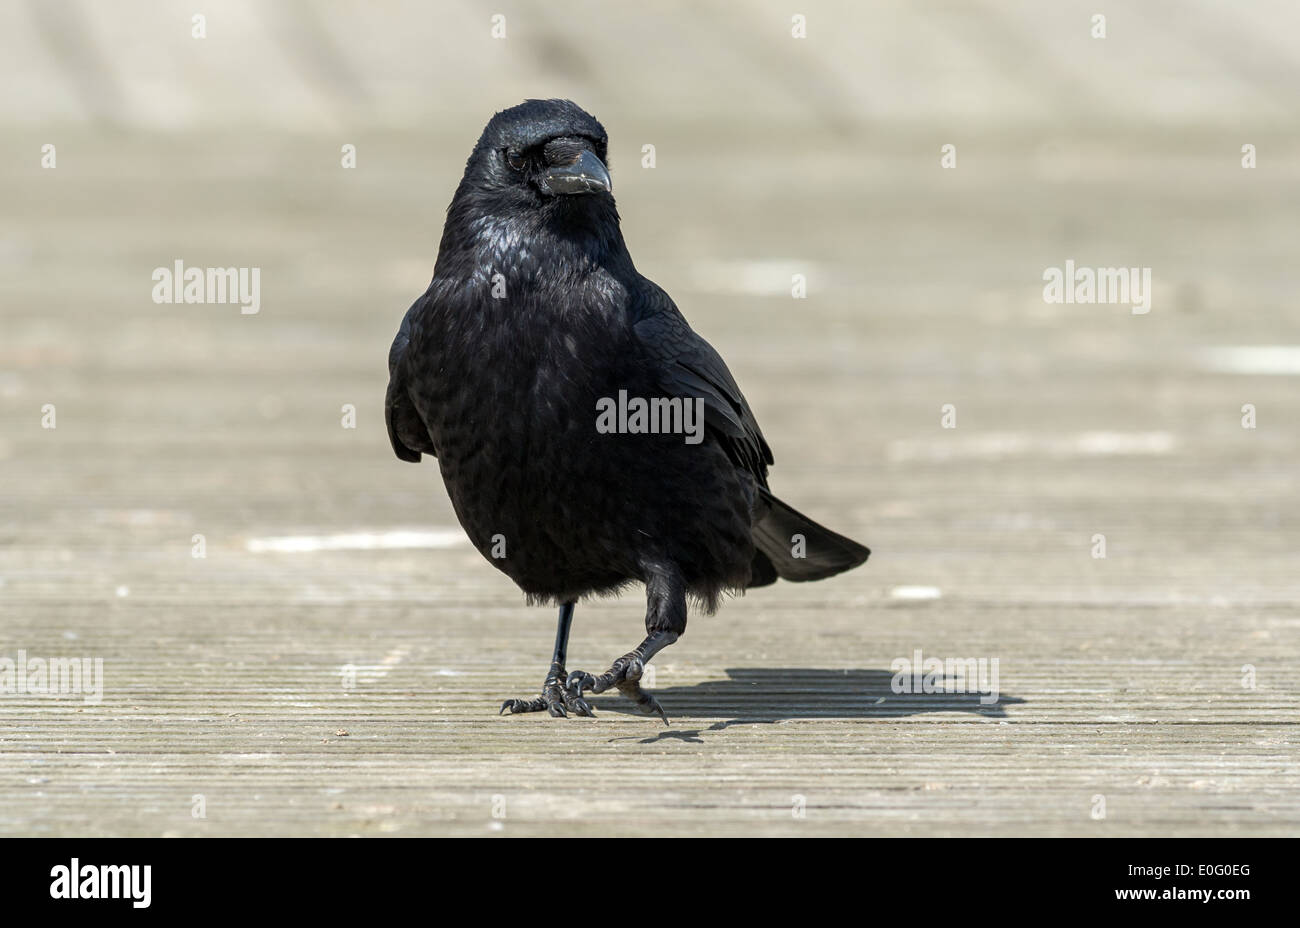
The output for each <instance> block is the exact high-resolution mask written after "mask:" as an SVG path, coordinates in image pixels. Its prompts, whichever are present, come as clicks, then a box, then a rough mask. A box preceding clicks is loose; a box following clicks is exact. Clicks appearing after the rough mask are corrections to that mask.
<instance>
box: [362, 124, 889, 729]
mask: <svg viewBox="0 0 1300 928" xmlns="http://www.w3.org/2000/svg"><path fill="white" fill-rule="evenodd" d="M610 190H611V184H610V176H609V169H608V167H607V158H606V136H605V130H604V128H603V127H602V126H601V124H600V123H599V122H597V121H596V120H595V118H593V117H592V116H591V115H590V114H588V113H587V112H585V111H584V110H583V109H581V108H580V107H579V106H577V105H576V104H574V103H572V102H570V101H568V100H528V101H526V102H524V103H522V104H520V105H519V106H515V107H512V108H510V109H508V110H504V111H503V112H500V113H497V114H496V115H495V116H494V117H492V120H491V121H490V122H489V123H488V124H487V128H486V129H484V130H483V135H482V136H481V137H480V138H479V140H478V144H477V145H475V146H474V151H473V152H472V153H471V154H470V156H469V161H468V162H467V163H466V165H465V175H464V177H463V178H462V179H461V182H460V186H459V187H457V188H456V194H455V196H454V197H453V198H452V201H451V206H450V207H449V208H448V210H447V222H446V225H445V227H444V228H443V233H442V242H441V244H440V245H439V246H438V260H437V263H436V264H435V266H434V271H433V281H432V282H431V283H430V284H429V289H428V290H427V291H426V292H425V293H424V295H423V296H421V297H420V298H419V299H418V300H416V301H415V303H414V305H412V306H411V308H410V309H409V310H408V311H407V313H406V318H405V319H403V320H402V326H401V329H400V330H399V331H398V333H397V338H396V339H394V341H393V347H392V351H391V352H390V353H389V356H388V367H389V374H390V380H389V383H388V395H387V400H386V403H385V413H386V417H387V420H388V435H389V438H390V439H391V440H392V444H393V450H394V451H395V452H396V453H397V456H398V457H399V458H401V459H402V460H404V461H419V460H420V455H421V454H432V455H435V456H436V457H437V459H438V464H439V467H440V468H441V470H442V478H443V480H444V481H445V483H446V485H447V492H448V493H449V494H450V496H451V502H452V506H453V507H454V508H455V510H456V516H457V518H459V519H460V523H461V525H462V526H464V528H465V531H466V533H467V534H468V535H469V539H470V541H471V542H473V544H474V546H475V547H476V548H478V550H479V552H480V553H482V554H483V556H484V557H486V558H487V559H488V561H489V563H491V564H492V565H493V566H494V567H496V568H497V569H499V570H501V571H503V572H505V574H506V575H507V576H509V577H510V578H511V579H512V580H514V582H515V583H517V584H518V585H519V587H520V588H521V589H522V590H523V591H524V593H525V594H526V595H527V600H528V602H529V603H552V604H558V605H559V606H560V618H559V628H558V630H557V633H556V640H555V653H554V657H553V659H552V662H551V670H550V673H549V675H548V676H547V677H546V681H545V683H544V684H543V687H542V693H541V695H540V696H538V697H536V698H534V699H526V700H524V699H509V700H506V702H505V703H504V704H503V705H502V707H501V711H502V712H505V711H506V710H509V711H510V712H534V711H540V710H542V709H546V710H548V711H549V712H550V714H551V715H553V716H564V715H567V713H568V712H569V711H572V712H574V713H576V714H578V715H591V714H592V712H591V707H590V705H588V703H587V701H586V700H585V699H584V698H583V696H584V693H586V692H591V693H600V692H603V691H605V690H606V689H609V688H610V687H617V688H618V689H619V690H620V691H621V692H622V693H623V694H624V695H625V696H628V697H629V698H631V699H632V700H634V701H635V702H636V703H637V705H638V707H639V708H640V709H641V710H642V711H643V712H647V713H649V712H657V713H658V714H659V715H660V716H661V717H664V719H665V721H667V719H666V717H665V716H664V712H663V709H662V708H661V707H660V705H659V703H658V702H657V701H656V700H655V698H654V697H653V696H652V695H650V694H649V693H647V692H646V691H645V690H643V689H642V688H641V686H640V678H641V675H642V671H643V669H644V667H645V664H646V663H647V662H649V660H650V659H651V658H652V657H654V655H655V654H657V653H658V652H659V651H660V650H662V649H663V648H665V647H667V646H668V645H670V644H672V643H673V642H674V641H676V640H677V638H678V636H679V635H681V634H682V632H683V631H684V630H685V629H686V602H687V597H688V596H689V597H691V598H692V599H694V600H695V601H697V602H698V603H700V604H701V605H702V607H703V608H704V610H705V611H706V612H712V611H713V610H714V609H715V608H716V607H717V604H718V598H719V596H720V595H721V594H722V593H724V592H736V591H742V590H745V589H748V588H749V587H754V586H762V585H764V584H768V583H773V582H775V581H776V579H777V578H778V577H781V578H784V579H786V580H817V579H820V578H822V577H829V576H832V575H833V574H838V573H840V572H841V571H845V570H848V569H850V568H852V567H856V566H857V565H859V564H861V563H862V562H863V561H865V560H866V559H867V556H868V554H870V552H869V551H868V550H867V549H866V548H865V547H863V546H862V545H860V544H858V543H856V542H854V541H851V540H849V539H848V538H845V537H844V536H842V535H838V534H836V533H835V532H832V531H830V530H829V529H825V528H823V527H822V526H820V525H818V524H817V523H816V522H813V521H812V520H811V519H808V518H807V517H805V516H803V515H800V514H799V513H798V512H796V511H795V510H793V509H791V508H790V507H789V506H787V505H786V504H785V503H783V502H781V501H780V500H778V499H777V498H776V497H774V496H773V495H772V494H771V493H770V492H769V490H768V486H767V467H768V465H769V464H771V463H772V452H771V450H770V449H769V448H768V444H767V441H766V440H765V439H764V438H763V433H762V432H761V431H760V430H759V428H758V422H757V421H756V420H755V419H754V414H753V412H752V411H751V410H750V408H749V404H748V403H747V402H745V397H744V396H743V395H741V392H740V388H739V387H737V386H736V381H735V380H734V379H733V378H732V376H731V372H730V371H728V370H727V365H726V364H724V363H723V361H722V358H721V357H719V356H718V353H717V352H716V351H714V350H713V348H712V347H711V346H710V345H709V343H708V342H706V341H705V340H704V339H702V338H701V337H700V336H698V335H696V334H695V332H693V331H692V330H691V327H690V326H689V325H687V323H686V320H685V318H683V317H682V314H681V313H680V312H678V310H677V307H676V306H675V305H674V304H673V301H672V300H671V299H669V297H668V294H667V293H665V292H664V291H663V290H661V289H660V288H659V287H658V286H656V285H655V284H654V283H653V282H652V281H650V280H647V279H646V278H645V277H642V276H641V275H640V274H639V273H637V270H636V268H635V267H634V266H633V264H632V258H631V256H630V255H629V254H628V251H627V246H626V245H625V244H624V243H623V236H622V233H621V232H620V231H619V219H618V212H617V211H616V210H615V208H614V198H613V196H612V195H611V193H610ZM700 419H702V420H703V421H702V422H700V421H699V420H700ZM634 581H640V582H641V583H644V584H645V588H646V603H647V605H646V619H645V625H646V632H647V637H646V639H645V640H644V641H643V642H641V644H640V645H638V646H637V647H636V648H635V649H633V650H632V651H630V652H629V653H627V654H625V655H623V656H622V657H620V658H619V659H618V660H616V661H614V663H613V666H611V667H610V669H609V670H608V671H606V672H605V673H603V674H600V675H599V676H592V675H591V674H588V673H584V672H582V671H573V672H566V669H565V650H566V647H567V643H568V637H569V626H570V623H571V622H572V620H573V607H574V603H575V602H576V601H577V600H578V599H580V598H582V597H584V596H589V595H592V594H606V593H612V592H614V591H617V590H619V589H621V588H622V587H624V586H625V585H627V584H629V583H632V582H634ZM566 710H567V711H566Z"/></svg>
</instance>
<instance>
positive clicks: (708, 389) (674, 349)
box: [633, 280, 772, 487]
mask: <svg viewBox="0 0 1300 928" xmlns="http://www.w3.org/2000/svg"><path fill="white" fill-rule="evenodd" d="M635 309H636V317H637V318H638V321H637V322H636V323H635V324H634V325H633V329H634V331H635V332H636V334H637V337H638V338H639V339H640V341H641V344H642V345H643V346H644V349H645V352H646V354H647V355H648V356H649V357H650V358H651V359H653V360H654V361H655V362H657V365H658V370H659V377H660V386H661V387H662V388H663V390H664V392H665V395H667V396H682V397H701V398H703V400H704V425H705V428H706V429H711V430H712V431H713V432H714V435H715V437H716V438H717V440H718V443H719V444H720V445H721V446H722V448H723V450H724V451H726V453H727V456H728V457H729V458H731V460H732V462H733V463H734V464H736V466H738V467H742V468H744V469H745V470H747V471H749V472H750V473H751V474H753V475H754V479H755V480H757V481H758V483H759V485H760V486H764V487H766V486H767V466H768V465H769V464H771V463H772V449H771V448H769V447H768V445H767V440H766V439H765V438H763V432H762V430H761V429H759V427H758V420H757V419H755V418H754V413H753V411H752V410H751V409H750V408H749V403H747V402H745V397H744V394H742V393H741V392H740V387H738V386H736V380H735V378H734V377H732V376H731V371H729V370H727V365H726V364H725V363H724V362H723V360H722V357H721V356H720V355H719V354H718V353H717V352H716V351H715V350H714V349H713V346H712V345H710V344H709V343H708V342H706V341H705V340H704V339H703V338H701V337H700V336H699V335H697V334H695V331H694V330H693V329H692V328H691V327H690V325H689V324H687V322H686V319H685V318H684V317H683V316H682V314H681V312H680V311H678V309H677V306H676V305H675V304H674V303H673V301H672V299H671V298H670V297H669V296H668V294H667V293H665V292H664V291H663V290H662V289H660V288H659V287H658V286H656V285H655V284H654V283H652V282H650V281H648V280H644V283H643V284H642V287H641V288H640V290H639V292H638V294H637V296H636V306H635Z"/></svg>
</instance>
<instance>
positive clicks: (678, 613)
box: [566, 565, 686, 725]
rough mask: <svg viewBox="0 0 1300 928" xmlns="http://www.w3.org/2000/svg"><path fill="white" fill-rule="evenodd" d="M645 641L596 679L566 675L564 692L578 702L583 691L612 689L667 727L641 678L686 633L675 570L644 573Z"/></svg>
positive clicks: (683, 599)
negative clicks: (658, 657)
mask: <svg viewBox="0 0 1300 928" xmlns="http://www.w3.org/2000/svg"><path fill="white" fill-rule="evenodd" d="M645 628H646V632H647V635H646V638H645V641H643V642H641V643H640V644H639V645H637V646H636V647H635V648H633V649H632V650H631V651H629V652H628V653H627V654H624V655H623V656H622V657H620V658H619V659H618V660H616V661H614V664H613V666H611V667H610V668H609V670H607V671H605V672H604V673H602V674H601V675H600V676H598V677H593V676H592V675H591V674H589V673H586V672H584V671H581V670H575V671H573V673H571V674H569V682H568V685H567V687H566V688H567V690H568V692H569V694H570V695H571V696H572V697H573V698H575V699H581V698H582V694H583V692H584V691H586V690H590V691H591V692H593V693H603V692H605V690H607V689H609V688H610V687H611V686H616V687H618V691H619V692H620V693H622V694H623V695H624V696H626V697H627V698H628V699H630V700H632V701H633V702H634V703H636V704H637V708H638V709H640V710H641V711H642V712H644V713H645V714H646V715H650V714H657V715H658V716H659V717H660V718H661V719H663V720H664V724H665V725H666V724H668V716H667V715H666V714H665V713H664V709H663V706H661V705H659V700H657V699H655V698H654V696H652V695H650V694H649V693H647V692H646V691H645V690H643V689H641V675H642V674H643V673H644V672H645V665H646V664H648V663H650V659H651V658H653V657H654V656H655V655H656V654H658V653H659V652H660V651H662V650H663V649H664V648H666V647H668V646H669V645H670V644H672V643H673V642H674V641H676V640H677V638H678V637H679V636H680V635H681V634H682V632H684V631H686V586H685V584H684V583H683V582H682V576H681V572H680V571H679V570H677V568H676V567H671V566H667V567H666V566H663V565H656V566H654V567H652V568H650V569H649V570H648V572H647V580H646V615H645Z"/></svg>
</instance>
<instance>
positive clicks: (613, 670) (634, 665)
mask: <svg viewBox="0 0 1300 928" xmlns="http://www.w3.org/2000/svg"><path fill="white" fill-rule="evenodd" d="M673 637H674V638H676V636H675V635H674V636H673ZM643 673H645V658H644V656H643V654H642V652H641V651H640V650H639V649H638V650H637V651H631V652H629V653H627V654H624V655H623V656H622V657H620V658H619V659H618V660H616V661H614V664H613V666H612V667H610V668H609V670H607V671H605V672H604V673H602V674H601V675H600V676H598V677H593V676H592V675H591V674H589V673H586V672H585V671H582V670H575V671H573V673H571V674H569V682H568V685H567V686H566V690H567V692H568V695H569V697H570V698H572V699H579V700H580V699H582V694H583V691H584V690H590V691H591V692H593V693H603V692H605V690H607V689H609V688H610V687H611V686H616V687H618V691H619V692H620V693H622V694H623V695H624V696H626V697H627V698H628V699H630V700H632V701H633V702H634V703H636V705H637V708H638V709H639V710H640V711H641V712H642V713H644V714H645V715H658V716H659V717H660V718H661V719H663V720H664V724H665V725H667V724H668V715H667V714H666V713H665V712H664V707H663V706H661V705H659V700H657V699H655V698H654V696H652V695H650V694H649V693H647V692H646V691H645V690H643V689H641V675H642V674H643Z"/></svg>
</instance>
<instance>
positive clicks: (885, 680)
mask: <svg viewBox="0 0 1300 928" xmlns="http://www.w3.org/2000/svg"><path fill="white" fill-rule="evenodd" d="M894 676H895V675H894V673H893V672H892V671H888V670H821V669H817V668H810V667H731V668H728V669H727V679H726V680H707V681H705V682H703V683H696V684H694V685H692V686H668V687H663V688H659V689H653V690H652V691H653V693H654V695H655V698H656V699H658V700H659V702H660V704H661V705H663V707H664V709H665V710H666V711H667V713H668V717H669V718H670V719H671V720H672V721H673V722H674V724H673V726H672V727H671V728H667V729H665V730H664V731H662V732H660V733H659V734H657V735H655V736H654V737H650V738H636V737H633V738H630V739H629V738H614V739H611V740H613V741H624V740H635V741H639V742H640V743H641V744H653V743H655V742H659V741H684V742H689V743H696V744H700V743H703V738H702V735H703V734H704V732H706V731H722V730H724V729H727V728H730V727H732V726H733V725H771V724H775V723H777V722H786V721H790V720H792V719H896V718H904V717H907V716H913V715H922V714H925V713H927V712H969V713H972V714H974V715H978V716H981V717H982V718H989V719H1004V718H1006V717H1007V714H1006V708H1005V707H1006V706H1008V705H1016V704H1018V703H1023V702H1025V700H1024V699H1020V698H1019V697H1016V696H1007V695H1005V694H1002V693H998V694H997V701H996V702H992V703H990V704H987V705H986V704H985V703H984V702H982V701H981V700H982V699H988V698H989V697H988V696H987V695H982V694H980V693H959V692H946V691H944V692H933V693H896V692H894V688H893V685H892V684H893V682H894ZM937 682H942V683H944V684H947V683H950V682H955V681H950V680H948V679H942V680H940V681H937ZM937 688H938V687H936V689H937ZM593 705H594V706H595V708H597V709H601V710H608V711H611V712H618V713H621V714H624V715H638V716H639V715H640V713H639V712H638V711H637V710H636V708H635V707H634V706H633V705H631V704H630V703H629V702H627V701H626V700H623V699H621V698H620V699H618V700H601V702H600V703H593ZM693 718H722V719H724V721H719V722H715V723H713V724H712V725H709V726H708V727H707V728H689V727H687V726H685V725H682V724H680V723H681V722H682V721H689V720H690V719H693Z"/></svg>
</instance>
